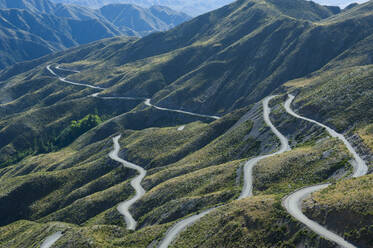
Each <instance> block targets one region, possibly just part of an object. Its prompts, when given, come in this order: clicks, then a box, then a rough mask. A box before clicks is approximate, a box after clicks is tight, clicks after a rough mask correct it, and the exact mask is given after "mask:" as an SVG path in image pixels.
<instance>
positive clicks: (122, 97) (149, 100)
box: [47, 65, 220, 120]
mask: <svg viewBox="0 0 373 248" xmlns="http://www.w3.org/2000/svg"><path fill="white" fill-rule="evenodd" d="M51 66H52V65H48V66H47V70H48V71H49V72H50V73H51V74H52V75H53V76H55V77H57V78H58V79H59V80H60V81H62V82H64V83H67V84H72V85H75V86H83V87H88V88H91V89H96V90H100V91H102V90H106V88H102V87H99V86H94V85H90V84H82V83H76V82H72V81H69V80H67V79H66V78H64V77H60V76H59V75H58V74H57V73H56V72H54V71H53V70H52V68H51ZM56 69H59V70H62V71H68V72H73V73H80V71H76V70H69V69H63V68H61V67H60V66H59V65H57V66H56ZM90 97H97V98H100V99H104V100H113V99H122V100H131V101H132V100H135V101H137V100H143V101H144V104H145V105H147V106H149V107H153V108H156V109H158V110H162V111H168V112H176V113H181V114H185V115H191V116H197V117H202V118H209V119H215V120H219V119H220V117H219V116H214V115H203V114H197V113H192V112H188V111H184V110H178V109H169V108H162V107H158V106H156V105H153V104H151V99H149V98H144V97H126V96H117V97H105V96H100V93H94V94H92V95H90Z"/></svg>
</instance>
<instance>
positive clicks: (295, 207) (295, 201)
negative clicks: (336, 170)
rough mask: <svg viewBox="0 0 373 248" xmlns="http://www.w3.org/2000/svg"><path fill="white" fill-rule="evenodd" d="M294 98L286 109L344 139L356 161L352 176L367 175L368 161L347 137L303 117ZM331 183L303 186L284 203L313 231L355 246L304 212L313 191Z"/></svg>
mask: <svg viewBox="0 0 373 248" xmlns="http://www.w3.org/2000/svg"><path fill="white" fill-rule="evenodd" d="M294 98H295V96H293V95H290V94H289V96H288V99H287V101H286V102H285V109H286V111H287V112H288V113H289V114H290V115H292V116H294V117H296V118H298V119H302V120H305V121H309V122H312V123H314V124H316V125H319V126H321V127H323V128H325V129H326V130H327V132H328V133H329V134H330V136H332V137H335V138H338V139H340V140H341V141H343V143H344V144H345V145H346V147H347V149H348V150H349V151H350V153H351V154H352V156H353V158H354V163H353V166H354V173H353V175H352V176H353V177H361V176H364V175H366V174H367V172H368V167H367V165H366V163H365V162H364V160H363V159H362V158H361V157H360V156H359V154H358V153H357V152H356V150H355V149H354V148H353V147H352V145H351V144H350V143H349V142H348V141H347V139H346V138H345V137H344V136H343V135H342V134H339V133H337V132H336V131H335V130H333V129H331V128H330V127H328V126H326V125H324V124H322V123H320V122H317V121H315V120H312V119H309V118H306V117H303V116H300V115H298V114H296V113H295V112H294V111H293V110H292V109H291V104H292V102H293V100H294ZM329 185H330V184H322V185H315V186H311V187H307V188H303V189H301V190H298V191H296V192H294V193H293V194H291V195H289V196H287V197H286V198H285V199H284V200H283V202H282V204H283V206H284V207H285V209H286V210H287V211H288V213H289V214H290V215H292V216H293V217H294V218H296V219H297V220H298V221H300V222H302V223H303V224H305V225H306V226H307V227H309V228H310V229H311V230H312V231H314V232H315V233H317V234H318V235H320V236H322V237H324V238H325V239H328V240H330V241H333V242H335V243H337V244H338V245H340V246H342V247H345V248H352V247H355V246H354V245H352V244H351V243H349V242H348V241H346V240H344V239H343V238H342V237H340V236H339V235H337V234H335V233H333V232H331V231H329V230H327V229H326V228H325V227H323V226H321V225H319V224H318V223H316V222H315V221H313V220H311V219H309V218H308V217H307V216H305V215H304V214H303V213H302V204H303V201H304V200H305V199H306V198H308V197H309V196H310V195H311V194H312V193H314V192H316V191H319V190H322V189H325V188H327V187H328V186H329Z"/></svg>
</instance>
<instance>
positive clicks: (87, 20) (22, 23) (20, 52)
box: [0, 1, 121, 68]
mask: <svg viewBox="0 0 373 248" xmlns="http://www.w3.org/2000/svg"><path fill="white" fill-rule="evenodd" d="M9 2H10V1H9ZM12 3H15V2H12ZM25 3H26V2H25ZM27 3H28V4H23V2H21V1H20V4H19V5H13V4H11V5H7V6H8V7H13V6H20V7H23V8H19V9H18V8H12V9H9V8H4V9H0V51H1V52H2V56H1V58H0V68H3V67H5V66H7V65H11V64H14V63H16V62H20V61H24V60H30V59H35V58H38V57H40V56H43V55H46V54H48V53H51V52H56V51H59V50H62V49H66V48H69V47H73V46H77V45H79V44H85V43H89V42H92V41H96V40H99V39H104V38H109V37H113V36H117V35H120V34H121V32H119V31H118V30H117V28H116V27H115V26H114V25H112V24H111V23H109V22H108V21H106V20H105V19H104V18H98V17H97V18H95V16H94V15H93V14H92V17H88V15H86V16H84V12H82V11H79V10H75V9H73V8H72V9H70V11H69V12H65V13H64V12H62V11H61V9H62V8H61V6H59V7H57V8H53V9H52V10H49V7H48V6H50V5H48V4H45V5H44V4H41V3H47V2H46V1H43V2H42V1H40V2H38V3H39V4H36V5H35V6H36V7H37V8H36V7H35V8H33V6H32V5H29V2H27ZM2 6H4V5H2ZM46 6H47V7H46ZM40 7H43V8H40ZM39 9H40V10H42V11H38V10H39ZM55 11H56V14H58V15H59V16H57V15H56V14H54V12H55ZM47 13H52V14H47ZM65 17H66V18H65ZM73 17H75V18H73Z"/></svg>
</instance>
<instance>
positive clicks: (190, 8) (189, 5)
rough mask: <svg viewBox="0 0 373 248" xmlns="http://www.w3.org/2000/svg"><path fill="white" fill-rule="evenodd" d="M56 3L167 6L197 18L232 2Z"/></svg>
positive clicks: (112, 0) (81, 0) (66, 0)
mask: <svg viewBox="0 0 373 248" xmlns="http://www.w3.org/2000/svg"><path fill="white" fill-rule="evenodd" d="M53 1H54V2H56V3H66V4H76V5H81V6H88V7H92V8H100V7H102V6H104V5H107V4H114V3H115V4H117V3H127V4H136V5H140V6H143V7H151V6H153V5H161V6H167V7H169V8H171V9H174V10H177V11H181V12H184V13H187V14H188V15H191V16H197V15H200V14H203V13H206V12H208V11H211V10H214V9H217V8H220V7H222V6H224V5H226V4H229V3H231V2H233V1H234V0H204V1H200V0H102V1H100V0H53Z"/></svg>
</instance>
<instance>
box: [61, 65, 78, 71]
mask: <svg viewBox="0 0 373 248" xmlns="http://www.w3.org/2000/svg"><path fill="white" fill-rule="evenodd" d="M56 69H58V70H60V71H67V72H73V73H80V71H77V70H71V69H65V68H61V66H60V65H57V66H56Z"/></svg>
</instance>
